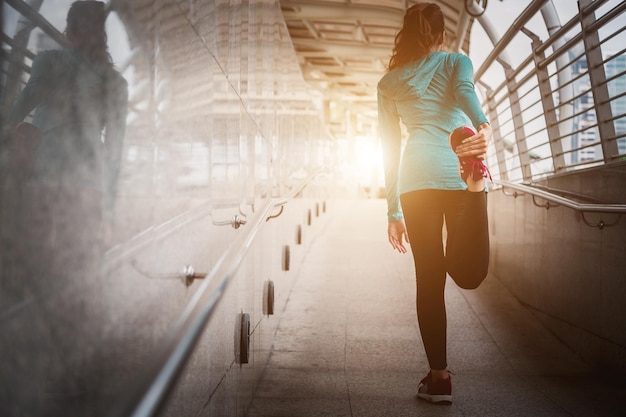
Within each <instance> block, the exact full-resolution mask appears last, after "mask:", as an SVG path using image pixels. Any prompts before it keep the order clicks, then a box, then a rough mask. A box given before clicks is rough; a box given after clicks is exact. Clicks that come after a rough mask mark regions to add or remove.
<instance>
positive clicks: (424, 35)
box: [388, 3, 444, 70]
mask: <svg viewBox="0 0 626 417" xmlns="http://www.w3.org/2000/svg"><path fill="white" fill-rule="evenodd" d="M443 30H444V19H443V12H442V11H441V9H440V8H439V6H437V5H436V4H434V3H416V4H414V5H413V6H411V7H409V8H408V9H407V11H406V13H405V14H404V22H403V23H402V28H401V29H400V31H399V32H398V34H397V35H396V39H395V46H394V48H393V53H392V55H391V58H390V59H389V66H388V69H389V70H392V69H394V68H398V67H402V66H404V65H406V64H408V63H410V62H413V61H415V60H417V59H420V58H422V57H424V56H426V55H427V54H428V53H429V52H430V51H431V49H432V47H433V46H434V45H436V44H437V42H438V41H439V39H440V37H441V34H442V33H443Z"/></svg>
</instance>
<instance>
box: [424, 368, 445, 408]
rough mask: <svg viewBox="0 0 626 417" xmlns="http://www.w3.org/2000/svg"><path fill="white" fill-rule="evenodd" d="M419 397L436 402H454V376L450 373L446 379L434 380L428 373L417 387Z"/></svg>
mask: <svg viewBox="0 0 626 417" xmlns="http://www.w3.org/2000/svg"><path fill="white" fill-rule="evenodd" d="M417 398H421V399H423V400H426V401H430V402H431V403H434V404H446V405H447V404H452V378H451V377H450V374H448V378H446V379H438V380H433V378H432V375H431V373H430V372H428V375H426V377H424V379H422V380H421V381H420V384H419V385H418V387H417Z"/></svg>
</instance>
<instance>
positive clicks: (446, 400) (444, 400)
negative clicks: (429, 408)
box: [417, 392, 452, 405]
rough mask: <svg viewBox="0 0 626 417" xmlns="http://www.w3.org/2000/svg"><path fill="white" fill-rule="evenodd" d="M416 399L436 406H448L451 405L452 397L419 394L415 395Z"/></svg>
mask: <svg viewBox="0 0 626 417" xmlns="http://www.w3.org/2000/svg"><path fill="white" fill-rule="evenodd" d="M417 398H420V399H422V400H425V401H428V402H431V403H433V404H437V405H450V404H452V395H444V394H442V395H430V394H424V393H421V392H418V393H417Z"/></svg>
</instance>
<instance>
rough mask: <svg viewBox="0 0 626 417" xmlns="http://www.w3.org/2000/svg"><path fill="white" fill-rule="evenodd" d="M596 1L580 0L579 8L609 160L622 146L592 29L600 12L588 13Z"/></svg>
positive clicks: (606, 159) (602, 142) (597, 39)
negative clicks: (586, 11) (619, 144)
mask: <svg viewBox="0 0 626 417" xmlns="http://www.w3.org/2000/svg"><path fill="white" fill-rule="evenodd" d="M592 3H593V2H592V0H578V10H579V16H580V25H581V29H582V34H583V43H584V45H585V56H586V58H587V71H588V73H589V81H590V82H591V93H592V94H593V107H594V109H595V113H596V120H597V122H598V132H599V134H600V137H599V138H598V139H599V142H600V145H601V146H602V156H603V158H604V162H605V163H609V162H611V161H612V160H613V159H614V158H616V157H617V156H618V150H617V142H616V141H615V140H611V139H612V138H615V125H614V124H613V111H612V110H611V101H610V95H609V87H608V85H607V82H606V73H605V72H604V60H603V58H602V49H601V45H600V36H599V35H598V31H597V30H590V29H589V28H590V27H591V25H593V24H594V23H595V21H596V15H595V12H593V13H587V14H585V13H584V11H585V9H586V8H587V7H588V6H590V5H591V4H592Z"/></svg>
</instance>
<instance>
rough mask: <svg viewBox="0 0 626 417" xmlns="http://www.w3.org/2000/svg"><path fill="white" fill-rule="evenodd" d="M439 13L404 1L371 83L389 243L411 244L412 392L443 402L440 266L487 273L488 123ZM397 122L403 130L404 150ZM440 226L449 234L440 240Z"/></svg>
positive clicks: (463, 282) (468, 66) (474, 279)
mask: <svg viewBox="0 0 626 417" xmlns="http://www.w3.org/2000/svg"><path fill="white" fill-rule="evenodd" d="M444 39H445V32H444V17H443V13H442V11H441V9H440V8H439V6H437V5H436V4H431V3H418V4H415V5H413V6H412V7H410V8H409V9H408V10H407V11H406V14H405V16H404V23H403V26H402V28H401V29H400V31H399V32H398V34H397V35H396V38H395V46H394V49H393V53H392V56H391V59H390V61H389V66H388V72H387V73H386V74H385V75H384V76H383V77H382V79H381V80H380V82H379V83H378V117H379V125H380V133H381V137H382V144H383V155H384V165H385V185H386V189H387V204H388V212H387V216H388V221H389V226H388V236H389V242H390V243H391V245H392V246H393V248H394V249H396V250H398V251H399V252H400V253H405V252H406V247H405V244H404V242H406V243H409V242H410V245H411V251H412V253H413V258H414V262H415V271H416V282H417V297H416V298H417V301H416V305H417V317H418V322H419V328H420V333H421V335H422V340H423V342H424V349H425V351H426V356H427V358H428V363H429V366H430V371H429V372H428V374H427V375H426V377H424V378H423V379H422V380H421V382H420V383H419V386H418V392H417V396H418V398H422V399H425V400H427V401H431V402H434V403H443V404H450V403H451V401H452V385H451V380H450V374H449V372H448V369H447V366H448V363H447V356H446V326H447V324H446V308H445V302H444V287H445V283H446V273H448V274H450V277H452V279H454V281H455V282H456V283H457V285H459V286H460V287H461V288H465V289H473V288H476V287H478V285H480V283H481V282H482V281H483V279H484V278H485V276H486V275H487V267H488V264H489V232H488V223H487V195H486V192H485V191H486V184H485V177H486V176H487V175H488V170H487V168H486V167H485V165H484V164H483V162H482V160H483V159H484V158H485V153H486V151H487V145H488V143H489V141H490V139H491V134H492V130H491V127H490V125H489V123H488V121H487V118H486V117H485V115H484V113H483V111H482V110H481V106H480V103H479V101H478V97H477V96H476V92H475V90H474V83H473V67H472V63H471V61H470V59H469V58H468V57H467V56H465V55H462V54H453V53H446V52H442V47H443V42H444ZM400 122H402V123H403V124H404V125H405V126H406V128H407V131H408V133H409V137H408V140H407V142H406V145H405V147H404V149H403V150H402V149H401V135H400ZM444 221H445V225H446V230H447V239H446V242H445V248H444V242H443V239H442V228H443V225H444Z"/></svg>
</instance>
